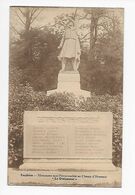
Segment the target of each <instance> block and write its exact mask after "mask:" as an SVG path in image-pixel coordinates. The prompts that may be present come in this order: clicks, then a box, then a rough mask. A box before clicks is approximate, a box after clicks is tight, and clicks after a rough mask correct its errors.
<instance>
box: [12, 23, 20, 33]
mask: <svg viewBox="0 0 135 195" xmlns="http://www.w3.org/2000/svg"><path fill="white" fill-rule="evenodd" d="M10 28H11V29H13V31H15V32H16V33H17V34H18V35H20V33H19V32H18V31H17V30H16V28H15V27H14V26H13V25H12V24H11V26H10Z"/></svg>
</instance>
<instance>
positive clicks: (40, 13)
mask: <svg viewBox="0 0 135 195" xmlns="http://www.w3.org/2000/svg"><path fill="white" fill-rule="evenodd" d="M43 10H44V9H41V10H40V11H39V12H38V14H37V15H36V16H35V17H33V19H32V20H31V24H32V23H33V22H34V21H35V19H36V18H37V17H38V16H39V15H40V14H41V12H42V11H43Z"/></svg>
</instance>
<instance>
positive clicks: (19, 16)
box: [15, 11, 25, 25]
mask: <svg viewBox="0 0 135 195" xmlns="http://www.w3.org/2000/svg"><path fill="white" fill-rule="evenodd" d="M15 13H16V15H17V17H18V18H19V19H20V21H21V22H22V24H24V25H25V22H24V21H23V20H22V19H21V17H20V16H19V14H18V13H17V11H15Z"/></svg>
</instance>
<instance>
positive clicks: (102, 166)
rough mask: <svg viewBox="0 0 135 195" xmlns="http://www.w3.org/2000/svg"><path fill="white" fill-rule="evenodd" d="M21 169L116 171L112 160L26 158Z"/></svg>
mask: <svg viewBox="0 0 135 195" xmlns="http://www.w3.org/2000/svg"><path fill="white" fill-rule="evenodd" d="M19 169H20V170H46V171H57V170H61V171H62V170H65V171H67V170H68V171H116V170H117V168H116V167H115V166H114V165H113V164H112V160H82V159H81V160H70V159H69V160H65V161H64V160H59V161H58V160H53V161H51V160H48V161H46V160H43V159H42V160H41V161H40V160H35V159H27V160H24V164H22V165H21V166H20V167H19Z"/></svg>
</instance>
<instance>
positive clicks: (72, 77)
mask: <svg viewBox="0 0 135 195" xmlns="http://www.w3.org/2000/svg"><path fill="white" fill-rule="evenodd" d="M55 92H58V93H59V92H60V93H62V92H68V93H73V94H74V95H75V96H77V97H84V98H87V97H90V96H91V94H90V92H89V91H85V90H81V88H80V74H79V72H78V71H63V72H60V73H59V75H58V85H57V89H55V90H50V91H47V95H50V94H53V93H55Z"/></svg>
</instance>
